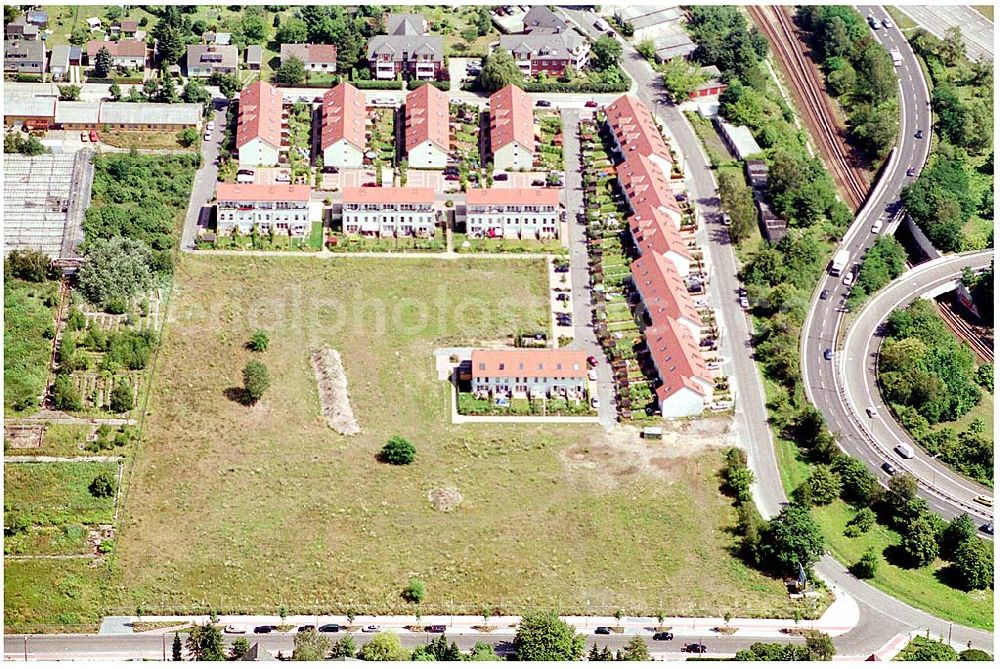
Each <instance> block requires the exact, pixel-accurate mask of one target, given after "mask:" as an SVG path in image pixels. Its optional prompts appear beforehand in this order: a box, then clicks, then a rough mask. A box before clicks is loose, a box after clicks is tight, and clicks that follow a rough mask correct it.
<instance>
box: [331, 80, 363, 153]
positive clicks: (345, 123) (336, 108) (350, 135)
mask: <svg viewBox="0 0 1000 669" xmlns="http://www.w3.org/2000/svg"><path fill="white" fill-rule="evenodd" d="M365 104H366V103H365V94H364V92H363V91H360V90H358V89H357V88H355V87H354V86H352V85H351V84H349V83H347V82H344V83H342V84H337V85H336V86H334V87H333V88H331V89H330V90H328V91H327V92H326V93H324V94H323V107H322V134H321V138H320V148H322V149H326V148H327V147H330V146H332V145H334V144H336V143H337V142H339V141H340V140H341V139H346V140H347V142H348V143H349V144H352V145H354V146H356V147H358V148H359V149H361V150H362V151H364V149H365Z"/></svg>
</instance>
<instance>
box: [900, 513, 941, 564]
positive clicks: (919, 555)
mask: <svg viewBox="0 0 1000 669" xmlns="http://www.w3.org/2000/svg"><path fill="white" fill-rule="evenodd" d="M928 515H929V514H927V513H921V514H920V515H918V516H917V517H916V519H915V520H913V521H911V522H910V523H909V524H908V525H906V526H905V527H903V528H902V530H903V531H902V534H903V540H902V542H900V548H901V549H902V550H903V552H904V553H905V554H906V556H907V558H908V559H909V561H910V563H911V564H912V565H913V566H915V567H926V566H927V565H929V564H930V563H931V562H933V561H934V558H936V557H937V554H938V542H937V533H936V532H935V531H934V527H933V525H932V524H931V521H930V519H929V518H928Z"/></svg>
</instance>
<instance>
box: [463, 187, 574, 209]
mask: <svg viewBox="0 0 1000 669" xmlns="http://www.w3.org/2000/svg"><path fill="white" fill-rule="evenodd" d="M465 202H466V204H481V205H522V204H523V205H536V206H552V207H554V206H558V205H559V189H558V188H469V189H468V190H467V191H466V192H465Z"/></svg>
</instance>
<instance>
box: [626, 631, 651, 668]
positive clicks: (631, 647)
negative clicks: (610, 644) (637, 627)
mask: <svg viewBox="0 0 1000 669" xmlns="http://www.w3.org/2000/svg"><path fill="white" fill-rule="evenodd" d="M622 659H623V660H627V661H631V662H648V661H649V660H650V659H651V658H650V657H649V646H647V645H646V640H645V639H643V638H642V637H641V636H634V637H632V640H631V641H629V642H628V645H626V646H625V649H624V650H623V651H622Z"/></svg>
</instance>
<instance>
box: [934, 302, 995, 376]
mask: <svg viewBox="0 0 1000 669" xmlns="http://www.w3.org/2000/svg"><path fill="white" fill-rule="evenodd" d="M937 305H938V310H939V312H940V314H941V318H942V319H944V322H945V324H946V325H947V326H948V328H949V329H951V331H952V332H954V333H955V334H956V335H957V336H958V338H959V339H961V340H962V341H964V342H965V343H966V344H968V345H969V346H970V347H971V348H972V350H973V351H975V353H976V355H978V356H979V357H980V358H981V359H983V360H985V361H987V362H989V363H992V362H993V341H992V340H991V339H990V338H988V337H986V336H985V335H983V334H982V333H981V332H978V331H977V330H976V328H974V327H973V326H971V325H970V324H969V322H968V321H966V320H965V319H964V318H962V316H961V315H960V314H958V313H957V312H956V311H955V310H954V309H953V308H952V306H951V305H950V304H949V303H948V302H946V301H943V300H939V301H938V302H937Z"/></svg>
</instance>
